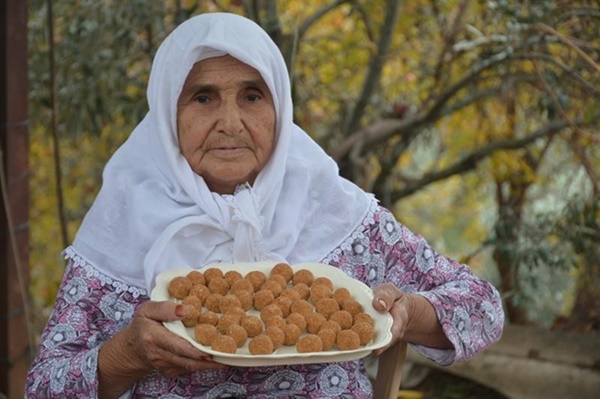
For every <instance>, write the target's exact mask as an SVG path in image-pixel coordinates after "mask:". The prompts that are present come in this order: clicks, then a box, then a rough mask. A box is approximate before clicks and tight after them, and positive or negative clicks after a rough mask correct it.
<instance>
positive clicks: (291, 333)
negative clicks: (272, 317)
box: [281, 324, 302, 346]
mask: <svg viewBox="0 0 600 399" xmlns="http://www.w3.org/2000/svg"><path fill="white" fill-rule="evenodd" d="M281 331H283V335H284V336H285V338H284V339H283V344H284V345H288V346H291V345H296V342H298V338H300V335H301V334H302V331H301V330H300V327H298V326H297V325H295V324H286V325H285V326H282V327H281Z"/></svg>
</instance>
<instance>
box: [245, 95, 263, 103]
mask: <svg viewBox="0 0 600 399" xmlns="http://www.w3.org/2000/svg"><path fill="white" fill-rule="evenodd" d="M246 98H247V99H248V101H250V102H253V103H255V102H257V101H258V100H260V96H259V95H258V94H248V96H247V97H246Z"/></svg>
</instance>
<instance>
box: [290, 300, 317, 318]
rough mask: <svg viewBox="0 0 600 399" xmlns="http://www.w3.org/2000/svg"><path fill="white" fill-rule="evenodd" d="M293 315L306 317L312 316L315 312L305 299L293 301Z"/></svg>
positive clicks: (291, 307) (291, 309) (291, 308)
mask: <svg viewBox="0 0 600 399" xmlns="http://www.w3.org/2000/svg"><path fill="white" fill-rule="evenodd" d="M290 312H291V313H300V314H301V315H302V316H304V317H308V316H310V315H311V314H312V313H313V312H314V309H313V306H312V305H311V304H310V303H309V302H308V301H305V300H304V299H298V300H295V301H292V306H290Z"/></svg>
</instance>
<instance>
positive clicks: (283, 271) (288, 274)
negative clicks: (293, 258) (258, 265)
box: [270, 263, 294, 283]
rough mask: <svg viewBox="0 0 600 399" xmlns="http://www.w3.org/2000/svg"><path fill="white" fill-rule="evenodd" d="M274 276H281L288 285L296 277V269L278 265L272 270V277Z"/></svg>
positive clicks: (285, 264)
mask: <svg viewBox="0 0 600 399" xmlns="http://www.w3.org/2000/svg"><path fill="white" fill-rule="evenodd" d="M274 274H279V275H281V276H282V277H283V278H284V279H285V282H286V283H288V282H289V281H290V280H291V279H292V276H293V275H294V269H292V267H291V266H290V265H288V264H287V263H278V264H276V265H275V266H273V268H272V269H271V272H270V275H271V276H272V275H274Z"/></svg>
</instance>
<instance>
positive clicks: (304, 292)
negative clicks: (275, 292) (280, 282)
mask: <svg viewBox="0 0 600 399" xmlns="http://www.w3.org/2000/svg"><path fill="white" fill-rule="evenodd" d="M292 289H293V290H294V291H297V292H298V294H300V299H304V300H307V299H308V297H309V296H310V287H309V286H308V285H306V284H304V283H298V284H296V285H294V286H293V287H292Z"/></svg>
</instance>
